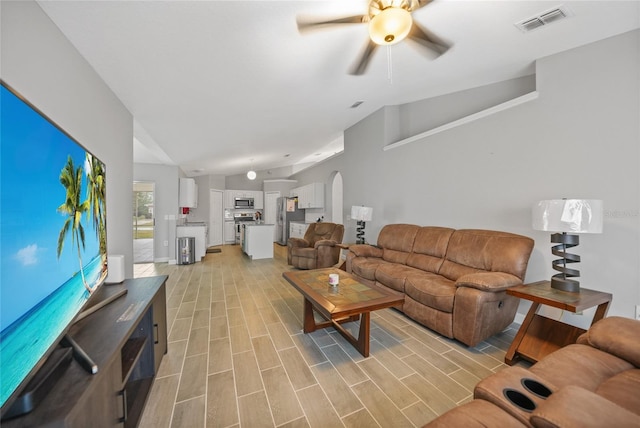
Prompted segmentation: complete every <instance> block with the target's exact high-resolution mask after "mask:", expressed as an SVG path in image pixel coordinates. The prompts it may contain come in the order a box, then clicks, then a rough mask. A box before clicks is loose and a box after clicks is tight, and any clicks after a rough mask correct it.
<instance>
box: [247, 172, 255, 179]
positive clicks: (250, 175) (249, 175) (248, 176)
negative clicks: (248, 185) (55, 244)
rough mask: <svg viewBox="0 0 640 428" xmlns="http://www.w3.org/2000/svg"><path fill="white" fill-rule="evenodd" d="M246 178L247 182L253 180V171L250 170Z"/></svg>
mask: <svg viewBox="0 0 640 428" xmlns="http://www.w3.org/2000/svg"><path fill="white" fill-rule="evenodd" d="M247 178H248V179H249V180H255V179H256V172H255V171H254V170H251V171H249V172H247Z"/></svg>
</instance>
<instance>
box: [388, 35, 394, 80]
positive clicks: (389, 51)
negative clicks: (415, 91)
mask: <svg viewBox="0 0 640 428" xmlns="http://www.w3.org/2000/svg"><path fill="white" fill-rule="evenodd" d="M387 79H388V80H389V83H390V84H391V85H393V67H392V64H391V46H389V45H387Z"/></svg>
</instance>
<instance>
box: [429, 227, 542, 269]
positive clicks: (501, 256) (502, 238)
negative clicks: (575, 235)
mask: <svg viewBox="0 0 640 428" xmlns="http://www.w3.org/2000/svg"><path fill="white" fill-rule="evenodd" d="M532 250H533V239H531V238H528V237H526V236H521V235H515V234H512V233H508V232H498V231H492V230H478V229H463V230H456V231H455V232H453V234H452V235H451V238H450V239H449V246H448V247H447V254H446V256H445V260H444V262H443V263H442V267H441V268H440V270H439V271H438V273H439V274H441V275H444V276H446V277H447V278H449V279H452V280H454V281H455V280H457V279H458V278H460V277H461V276H462V275H467V274H471V273H476V272H481V271H492V272H506V273H510V274H512V275H515V276H517V277H518V278H520V279H521V280H522V279H524V274H525V272H526V270H527V264H528V263H529V256H530V255H531V251H532Z"/></svg>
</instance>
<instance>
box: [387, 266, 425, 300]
mask: <svg viewBox="0 0 640 428" xmlns="http://www.w3.org/2000/svg"><path fill="white" fill-rule="evenodd" d="M421 272H422V271H421V270H420V269H416V268H412V267H410V266H405V265H401V264H399V263H381V264H380V265H379V266H378V268H377V269H376V271H375V276H376V281H378V282H380V283H382V284H384V285H385V286H387V287H389V288H392V289H394V290H397V291H400V292H403V293H404V287H405V280H406V279H407V276H409V275H411V274H414V275H415V274H419V273H421Z"/></svg>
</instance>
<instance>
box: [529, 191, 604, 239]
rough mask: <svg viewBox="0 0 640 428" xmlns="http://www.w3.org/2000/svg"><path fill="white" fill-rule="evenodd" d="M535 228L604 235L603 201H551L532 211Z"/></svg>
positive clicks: (539, 204)
mask: <svg viewBox="0 0 640 428" xmlns="http://www.w3.org/2000/svg"><path fill="white" fill-rule="evenodd" d="M532 217H533V228H534V229H535V230H546V231H552V232H570V233H602V218H603V210H602V201H601V200H598V199H549V200H544V201H540V202H538V203H537V204H536V205H534V207H533V210H532Z"/></svg>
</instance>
